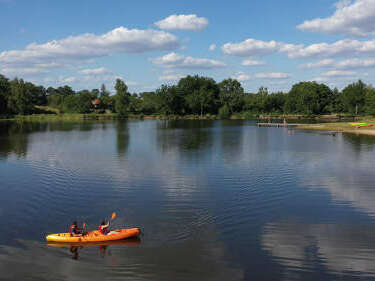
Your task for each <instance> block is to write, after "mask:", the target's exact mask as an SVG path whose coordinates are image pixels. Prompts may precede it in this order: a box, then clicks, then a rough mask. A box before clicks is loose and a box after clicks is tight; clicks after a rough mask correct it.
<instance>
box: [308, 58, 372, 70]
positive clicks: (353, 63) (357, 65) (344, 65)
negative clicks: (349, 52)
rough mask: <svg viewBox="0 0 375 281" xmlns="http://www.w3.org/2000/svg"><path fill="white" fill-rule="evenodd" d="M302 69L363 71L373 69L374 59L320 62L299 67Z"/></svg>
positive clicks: (327, 60)
mask: <svg viewBox="0 0 375 281" xmlns="http://www.w3.org/2000/svg"><path fill="white" fill-rule="evenodd" d="M301 67H302V68H308V69H309V68H334V69H338V70H348V69H363V68H372V67H375V59H363V60H361V59H358V58H354V59H348V60H344V61H339V62H336V61H334V60H332V59H326V60H321V61H318V62H316V63H307V64H303V65H301Z"/></svg>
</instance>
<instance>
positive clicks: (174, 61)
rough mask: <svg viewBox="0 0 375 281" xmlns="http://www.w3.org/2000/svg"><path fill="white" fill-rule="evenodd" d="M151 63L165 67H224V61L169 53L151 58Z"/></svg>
mask: <svg viewBox="0 0 375 281" xmlns="http://www.w3.org/2000/svg"><path fill="white" fill-rule="evenodd" d="M151 61H152V63H154V64H156V65H159V66H161V67H167V68H185V69H186V68H187V69H213V68H221V67H225V63H223V62H221V61H217V60H212V59H206V58H193V57H186V56H183V55H179V54H176V53H169V54H167V55H165V56H162V57H158V58H155V59H151Z"/></svg>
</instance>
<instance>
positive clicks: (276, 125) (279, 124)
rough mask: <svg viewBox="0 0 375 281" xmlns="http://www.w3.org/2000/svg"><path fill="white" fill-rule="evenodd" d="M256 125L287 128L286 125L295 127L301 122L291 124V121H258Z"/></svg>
mask: <svg viewBox="0 0 375 281" xmlns="http://www.w3.org/2000/svg"><path fill="white" fill-rule="evenodd" d="M257 125H258V127H277V128H287V127H296V126H299V125H302V124H293V123H258V124H257Z"/></svg>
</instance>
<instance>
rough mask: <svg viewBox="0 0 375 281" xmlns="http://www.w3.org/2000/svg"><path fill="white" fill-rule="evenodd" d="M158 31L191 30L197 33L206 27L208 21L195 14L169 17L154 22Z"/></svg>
mask: <svg viewBox="0 0 375 281" xmlns="http://www.w3.org/2000/svg"><path fill="white" fill-rule="evenodd" d="M155 25H156V26H157V27H159V28H160V29H166V30H191V31H199V30H202V29H204V28H206V27H207V25H208V20H207V19H206V18H203V17H201V18H199V17H197V15H195V14H191V15H171V16H169V17H167V18H165V19H163V20H161V21H157V22H155Z"/></svg>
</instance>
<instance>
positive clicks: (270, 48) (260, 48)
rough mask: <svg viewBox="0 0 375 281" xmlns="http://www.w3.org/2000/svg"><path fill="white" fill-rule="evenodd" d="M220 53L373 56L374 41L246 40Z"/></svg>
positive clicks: (327, 56)
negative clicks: (285, 41)
mask: <svg viewBox="0 0 375 281" xmlns="http://www.w3.org/2000/svg"><path fill="white" fill-rule="evenodd" d="M222 51H223V52H224V53H225V54H229V55H233V56H239V57H259V56H266V55H271V54H273V53H276V52H280V53H285V54H286V55H287V56H288V57H289V58H292V59H300V58H305V59H311V58H333V57H348V56H351V57H353V56H375V39H372V40H368V41H358V40H354V39H344V40H339V41H336V42H334V43H317V44H311V45H308V46H304V45H302V44H300V45H296V44H287V43H283V42H276V41H269V42H266V41H259V40H256V39H247V40H245V41H243V42H240V43H226V44H224V45H223V46H222ZM250 61H251V60H250Z"/></svg>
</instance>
